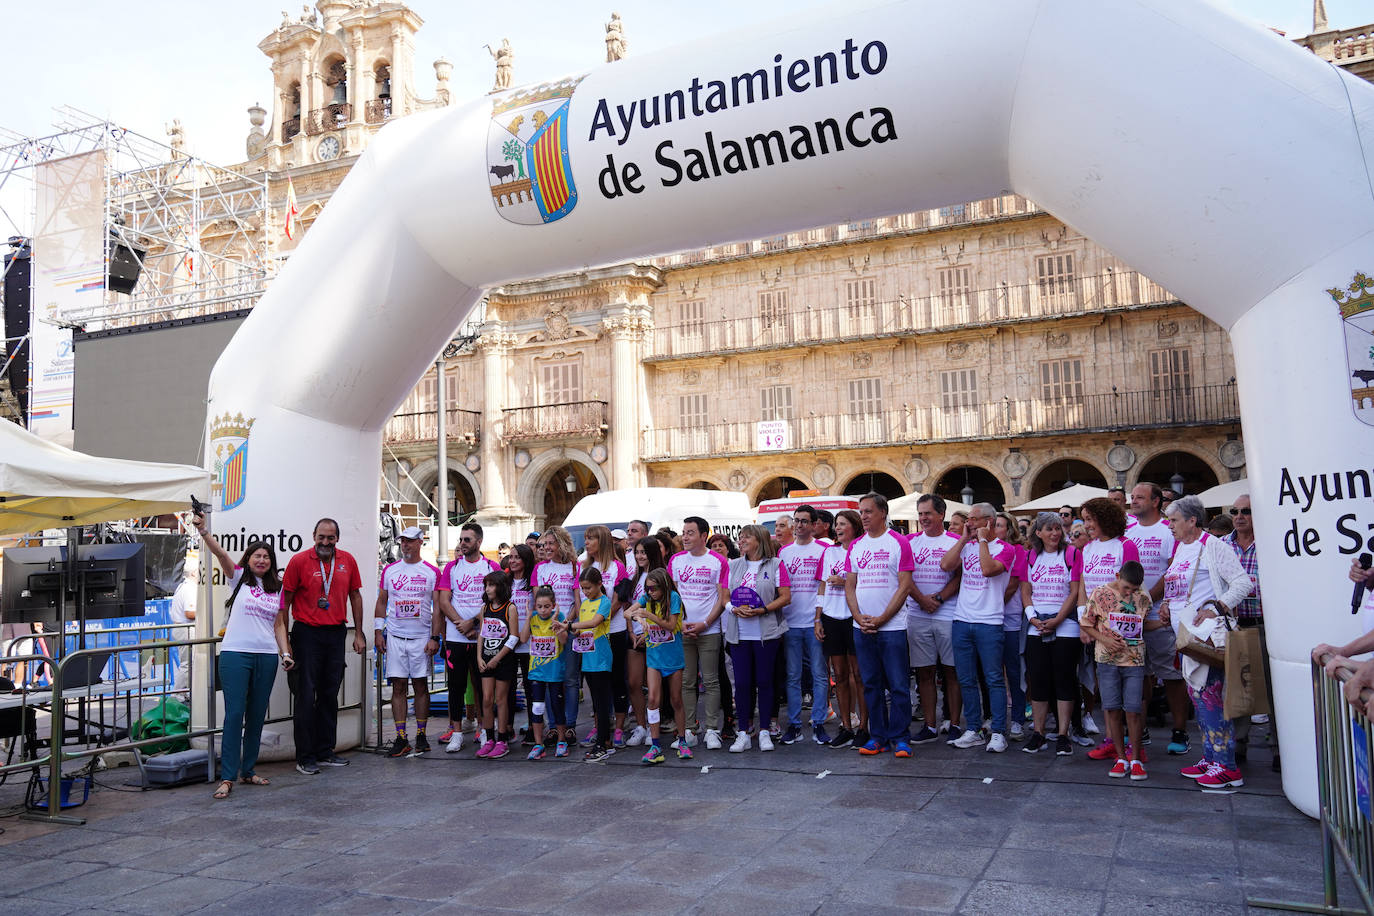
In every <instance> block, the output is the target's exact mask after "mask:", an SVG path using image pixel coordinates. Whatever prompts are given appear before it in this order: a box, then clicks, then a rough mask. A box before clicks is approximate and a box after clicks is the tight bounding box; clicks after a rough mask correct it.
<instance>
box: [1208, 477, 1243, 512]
mask: <svg viewBox="0 0 1374 916" xmlns="http://www.w3.org/2000/svg"><path fill="white" fill-rule="evenodd" d="M1249 492H1250V481H1249V480H1248V479H1246V478H1244V477H1242V478H1241V479H1240V480H1230V481H1227V482H1226V483H1219V484H1217V485H1216V486H1215V487H1212V489H1210V490H1203V491H1202V492H1201V493H1199V494H1198V495H1197V498H1198V499H1200V500H1202V504H1203V505H1204V506H1208V507H1212V506H1230V505H1234V504H1235V501H1236V499H1237V498H1238V497H1241V496H1244V495H1245V494H1246V493H1249Z"/></svg>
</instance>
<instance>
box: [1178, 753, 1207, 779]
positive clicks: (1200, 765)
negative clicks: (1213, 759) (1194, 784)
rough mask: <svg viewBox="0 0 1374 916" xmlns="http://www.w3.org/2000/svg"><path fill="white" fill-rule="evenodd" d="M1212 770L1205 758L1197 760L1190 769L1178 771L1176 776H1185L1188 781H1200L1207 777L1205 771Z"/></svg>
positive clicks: (1185, 768)
mask: <svg viewBox="0 0 1374 916" xmlns="http://www.w3.org/2000/svg"><path fill="white" fill-rule="evenodd" d="M1211 768H1212V764H1211V763H1210V762H1209V761H1208V760H1207V758H1206V757H1204V758H1202V759H1201V760H1199V761H1198V762H1197V763H1195V764H1193V765H1192V766H1190V767H1184V768H1183V769H1181V770H1179V771H1178V775H1180V776H1186V777H1187V778H1188V779H1200V778H1202V777H1203V776H1206V775H1207V771H1208V770H1210V769H1211Z"/></svg>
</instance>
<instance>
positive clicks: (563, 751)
mask: <svg viewBox="0 0 1374 916" xmlns="http://www.w3.org/2000/svg"><path fill="white" fill-rule="evenodd" d="M553 755H554V756H555V757H566V756H568V742H566V741H560V742H558V743H557V744H555V745H554V746H553Z"/></svg>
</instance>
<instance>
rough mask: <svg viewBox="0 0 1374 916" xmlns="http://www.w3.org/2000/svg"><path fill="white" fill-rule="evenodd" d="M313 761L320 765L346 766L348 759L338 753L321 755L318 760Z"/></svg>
mask: <svg viewBox="0 0 1374 916" xmlns="http://www.w3.org/2000/svg"><path fill="white" fill-rule="evenodd" d="M315 762H316V763H318V764H319V765H320V766H322V767H346V766H348V761H347V760H345V759H344V758H342V757H340V756H339V755H338V754H326V755H325V756H323V757H321V758H320V759H319V760H317V761H315Z"/></svg>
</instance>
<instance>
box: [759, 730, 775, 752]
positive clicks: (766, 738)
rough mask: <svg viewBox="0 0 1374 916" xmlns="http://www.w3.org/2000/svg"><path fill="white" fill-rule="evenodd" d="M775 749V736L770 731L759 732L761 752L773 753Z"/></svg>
mask: <svg viewBox="0 0 1374 916" xmlns="http://www.w3.org/2000/svg"><path fill="white" fill-rule="evenodd" d="M772 749H773V736H772V734H771V733H770V732H769V731H768V729H762V730H760V731H759V750H761V751H771V750H772Z"/></svg>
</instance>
